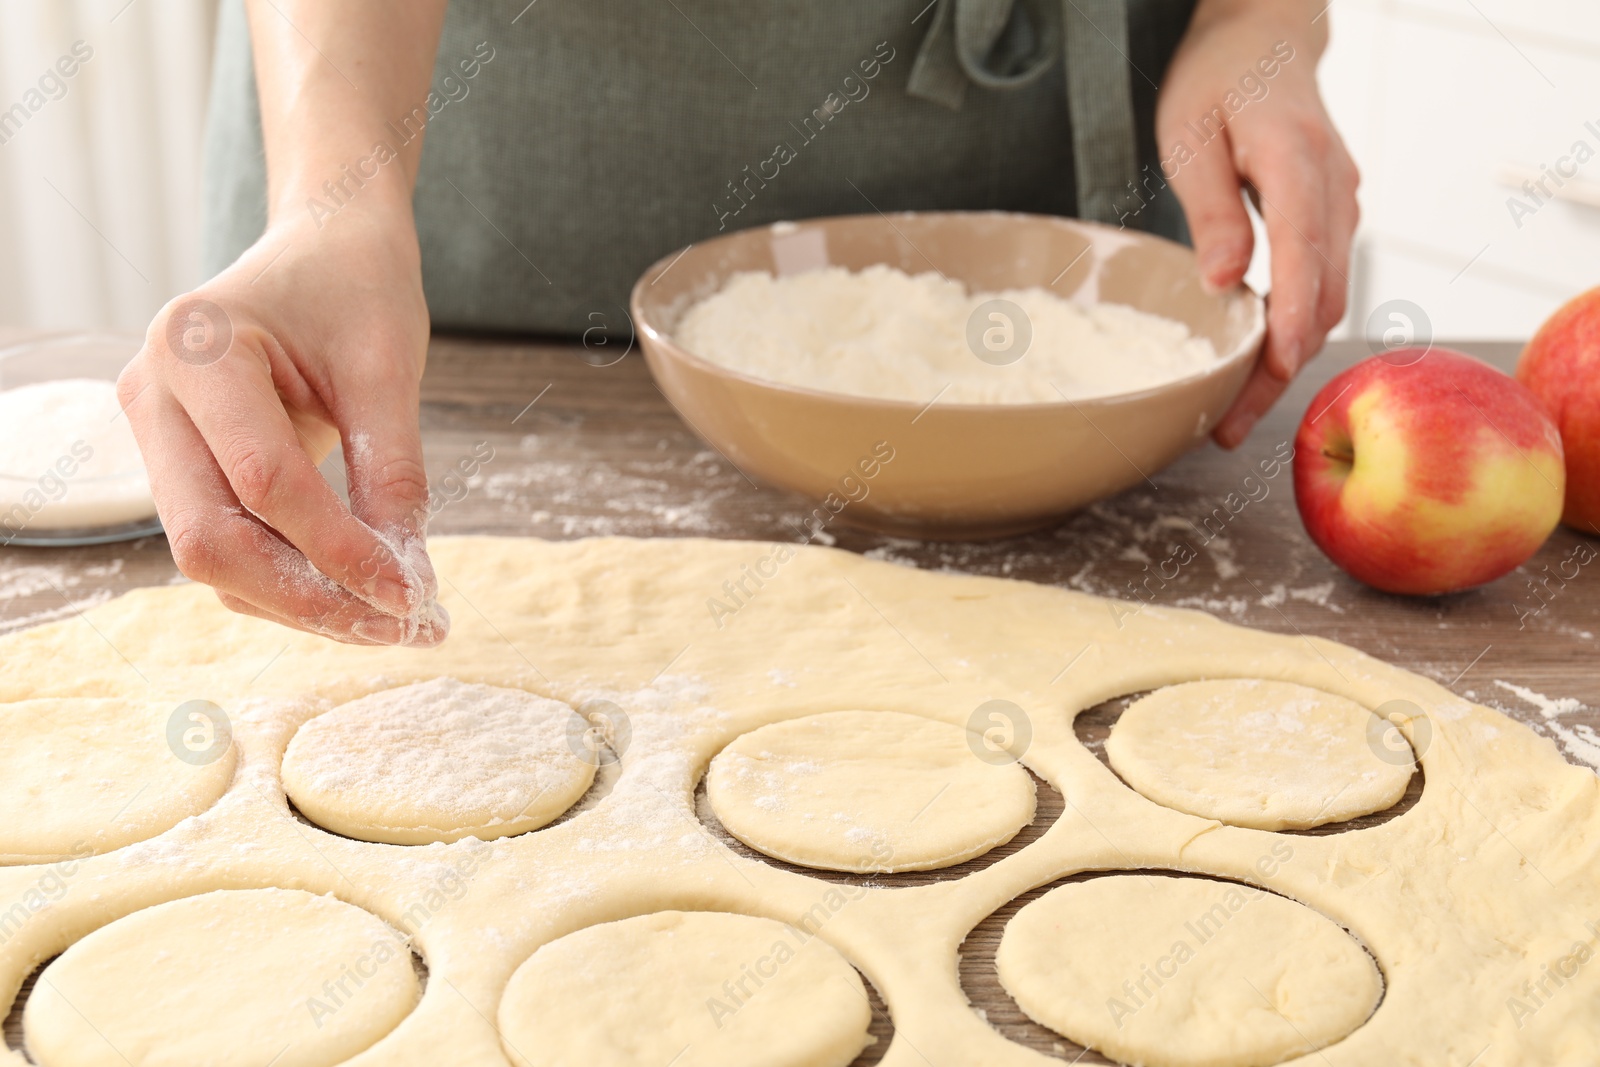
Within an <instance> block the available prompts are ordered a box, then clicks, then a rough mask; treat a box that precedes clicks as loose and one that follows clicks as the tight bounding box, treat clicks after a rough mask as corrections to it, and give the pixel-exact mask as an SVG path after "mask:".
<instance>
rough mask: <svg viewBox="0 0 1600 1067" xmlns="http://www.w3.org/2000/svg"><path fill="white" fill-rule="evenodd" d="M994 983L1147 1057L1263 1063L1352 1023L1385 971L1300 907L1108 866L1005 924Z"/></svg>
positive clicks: (1167, 1064)
mask: <svg viewBox="0 0 1600 1067" xmlns="http://www.w3.org/2000/svg"><path fill="white" fill-rule="evenodd" d="M995 966H996V968H997V969H998V970H999V972H1000V981H1001V984H1003V985H1004V986H1005V988H1006V992H1008V993H1010V994H1011V997H1012V999H1014V1000H1015V1001H1016V1002H1017V1004H1018V1005H1019V1006H1020V1007H1021V1008H1022V1010H1023V1011H1024V1012H1026V1013H1027V1014H1028V1016H1029V1017H1030V1018H1032V1019H1033V1020H1035V1021H1036V1022H1039V1023H1042V1024H1043V1025H1045V1026H1048V1027H1050V1028H1051V1029H1052V1030H1055V1031H1056V1032H1057V1033H1060V1034H1064V1035H1066V1036H1067V1037H1069V1038H1071V1039H1072V1040H1074V1041H1076V1042H1078V1043H1079V1044H1081V1045H1085V1046H1087V1047H1090V1048H1095V1049H1098V1050H1099V1051H1101V1052H1103V1053H1105V1054H1106V1055H1108V1056H1110V1057H1112V1058H1114V1059H1117V1060H1119V1061H1122V1062H1124V1063H1138V1064H1144V1065H1146V1067H1266V1065H1269V1064H1275V1063H1280V1062H1282V1061H1283V1060H1286V1059H1289V1058H1290V1057H1292V1056H1296V1055H1300V1054H1302V1053H1306V1052H1310V1051H1312V1050H1314V1049H1320V1048H1322V1047H1324V1046H1325V1045H1328V1044H1331V1043H1332V1042H1335V1041H1338V1040H1339V1039H1340V1038H1343V1037H1345V1036H1346V1035H1348V1034H1349V1033H1351V1032H1352V1031H1353V1030H1355V1029H1356V1028H1357V1027H1358V1026H1360V1025H1361V1024H1362V1023H1363V1022H1364V1021H1366V1019H1367V1018H1368V1016H1370V1015H1371V1014H1372V1012H1373V1009H1374V1008H1376V1007H1377V1005H1378V999H1379V997H1380V995H1381V993H1382V989H1383V983H1382V979H1381V978H1380V976H1379V974H1378V968H1377V965H1376V964H1374V963H1373V962H1372V957H1370V956H1368V955H1367V953H1366V951H1365V950H1364V949H1363V948H1362V947H1361V946H1360V944H1358V943H1357V942H1356V941H1355V939H1354V938H1352V937H1351V936H1350V935H1349V934H1348V933H1346V932H1345V931H1344V930H1343V929H1342V928H1340V927H1339V926H1338V925H1337V924H1335V923H1334V922H1332V921H1331V920H1329V919H1328V918H1326V917H1324V916H1322V915H1320V914H1318V913H1317V912H1315V911H1312V910H1311V909H1310V908H1307V907H1305V906H1304V905H1302V904H1298V903H1296V902H1295V901H1292V900H1288V899H1286V898H1284V897H1280V896H1276V895H1274V894H1272V893H1269V892H1267V891H1265V890H1262V889H1256V888H1254V887H1251V886H1244V885H1237V884H1235V883H1232V882H1218V881H1213V880H1211V879H1208V878H1175V877H1171V876H1164V875H1110V876H1106V877H1103V878H1094V879H1091V880H1089V881H1086V882H1074V883H1070V884H1068V885H1064V886H1061V887H1060V888H1058V889H1053V890H1051V891H1050V892H1049V893H1046V894H1045V895H1044V896H1042V897H1040V898H1039V899H1038V900H1036V901H1034V902H1033V903H1031V904H1029V905H1027V906H1026V907H1024V908H1023V909H1022V910H1021V911H1019V912H1017V914H1016V915H1015V916H1014V917H1013V918H1012V919H1011V921H1010V922H1008V923H1007V924H1006V929H1005V933H1004V934H1003V935H1002V936H1001V939H1000V948H999V951H998V952H997V953H996V954H995Z"/></svg>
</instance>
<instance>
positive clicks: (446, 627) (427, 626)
mask: <svg viewBox="0 0 1600 1067" xmlns="http://www.w3.org/2000/svg"><path fill="white" fill-rule="evenodd" d="M449 636H450V613H449V612H447V611H445V610H444V608H442V607H440V606H439V605H438V604H430V605H428V608H427V610H425V611H424V612H423V615H422V619H421V620H420V621H419V622H418V624H417V626H416V628H415V629H414V630H412V631H411V632H410V633H409V634H407V636H406V637H405V639H404V640H402V641H401V642H400V643H401V644H404V645H409V646H411V647H414V648H432V647H434V646H435V645H438V644H440V643H442V642H443V641H444V639H445V638H446V637H449Z"/></svg>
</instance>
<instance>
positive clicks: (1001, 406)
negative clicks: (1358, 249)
mask: <svg viewBox="0 0 1600 1067" xmlns="http://www.w3.org/2000/svg"><path fill="white" fill-rule="evenodd" d="M891 215H892V216H895V217H900V218H908V217H911V218H918V217H920V218H930V217H939V218H957V219H960V218H968V219H977V218H1005V219H1012V220H1017V221H1026V222H1035V223H1042V224H1044V225H1051V226H1066V227H1068V228H1076V227H1081V228H1084V229H1090V230H1102V231H1107V232H1110V233H1119V234H1127V235H1129V236H1130V237H1131V238H1132V239H1133V240H1136V241H1137V240H1139V239H1145V240H1150V241H1155V242H1158V243H1162V244H1169V245H1172V246H1174V247H1176V248H1179V249H1182V250H1183V251H1184V252H1186V253H1189V254H1191V255H1192V254H1193V249H1191V248H1189V247H1188V246H1187V245H1184V244H1181V243H1179V242H1177V241H1173V240H1171V239H1169V238H1166V237H1162V236H1160V235H1159V234H1153V233H1145V232H1143V231H1142V230H1128V229H1127V228H1126V227H1120V226H1111V225H1108V224H1106V223H1101V222H1091V221H1089V220H1086V219H1077V218H1072V217H1070V216H1066V215H1041V214H1034V213H1031V212H1025V211H1000V210H980V211H898V212H893V213H891V214H885V213H884V212H881V211H880V212H876V213H871V212H858V213H855V214H848V215H820V216H816V217H813V218H807V219H796V220H779V221H777V222H769V223H765V224H762V225H759V226H749V227H746V228H745V229H742V230H735V231H734V232H732V233H724V234H718V235H717V236H715V237H712V238H709V239H708V240H705V241H697V242H695V243H694V244H691V245H686V246H685V247H683V248H679V249H675V250H673V251H672V252H670V253H668V254H667V255H665V256H662V257H661V258H660V259H658V260H656V261H655V262H654V263H652V264H650V266H648V267H646V268H645V270H644V273H642V274H641V275H639V278H638V280H637V281H635V282H634V283H633V289H632V291H631V292H630V294H629V299H628V303H629V305H630V309H631V311H632V313H633V317H634V319H635V321H636V323H637V326H638V329H639V330H640V332H641V333H643V334H644V336H645V339H647V340H649V341H650V342H652V343H653V344H656V345H660V346H661V347H662V348H664V349H667V350H668V351H669V352H670V353H671V355H672V357H673V358H675V359H678V360H680V361H682V362H685V363H687V364H689V365H690V366H692V367H694V368H695V369H696V370H699V371H702V372H707V373H710V374H712V375H713V376H715V377H721V378H725V379H730V380H732V381H736V382H739V383H741V384H743V385H748V386H752V387H756V388H763V389H767V390H770V391H772V392H776V393H787V394H790V395H793V396H799V397H805V398H808V399H813V400H822V401H829V402H832V403H835V404H838V403H844V404H847V405H858V406H863V407H871V408H879V409H883V410H886V411H912V412H921V411H928V410H931V409H932V408H934V407H935V406H938V407H940V408H941V409H942V410H944V411H947V412H957V413H962V414H977V413H980V412H1000V413H1005V414H1011V415H1015V414H1018V413H1019V412H1022V411H1028V412H1052V411H1056V412H1065V411H1070V410H1077V409H1081V408H1083V407H1085V406H1093V407H1108V406H1111V405H1120V404H1126V403H1130V402H1134V401H1139V400H1144V399H1147V398H1149V397H1151V396H1153V395H1156V394H1159V393H1163V392H1166V391H1168V390H1171V389H1173V388H1175V387H1178V386H1182V385H1189V384H1193V383H1195V382H1200V381H1204V380H1206V379H1208V378H1211V377H1215V376H1220V375H1222V374H1225V373H1227V372H1228V371H1230V370H1232V369H1233V368H1234V367H1235V366H1236V365H1237V364H1239V363H1241V362H1244V361H1245V360H1247V359H1248V360H1254V359H1255V358H1256V357H1257V356H1258V355H1259V354H1260V350H1261V343H1262V341H1263V339H1264V338H1265V336H1266V329H1267V316H1266V302H1265V301H1264V300H1263V298H1262V296H1261V294H1260V293H1257V292H1256V291H1255V289H1253V288H1252V287H1250V286H1249V285H1246V284H1245V283H1243V282H1240V283H1239V284H1238V285H1235V286H1233V287H1232V288H1231V289H1228V290H1225V291H1223V292H1221V293H1217V294H1215V295H1216V296H1218V297H1223V296H1229V295H1232V294H1236V293H1237V294H1243V295H1244V296H1245V297H1246V298H1247V302H1248V304H1249V306H1250V309H1251V313H1252V314H1251V320H1252V321H1251V323H1250V328H1249V330H1248V331H1247V332H1246V334H1245V337H1244V340H1242V341H1241V342H1240V343H1239V345H1237V346H1236V347H1235V350H1234V351H1233V352H1231V353H1229V354H1227V355H1225V356H1219V357H1218V358H1217V361H1216V362H1215V363H1213V364H1211V365H1210V366H1207V367H1202V368H1200V369H1199V370H1197V371H1194V372H1192V373H1190V374H1186V375H1184V376H1183V377H1181V378H1173V379H1171V380H1169V381H1166V382H1162V383H1161V384H1159V385H1152V386H1147V387H1145V388H1143V389H1135V390H1130V391H1128V392H1122V393H1105V394H1101V395H1099V396H1091V397H1083V398H1081V399H1077V400H1072V399H1068V398H1066V397H1063V398H1062V399H1060V400H1032V401H1023V402H1004V403H997V402H988V403H984V402H973V401H964V402H951V403H947V404H939V396H940V395H941V394H935V395H934V397H933V399H932V400H929V401H917V400H903V399H900V398H898V397H876V396H858V395H856V394H854V393H839V392H833V391H830V390H826V389H814V388H811V387H809V386H804V385H792V384H790V383H788V382H779V381H774V380H772V379H770V378H761V377H757V376H755V375H752V374H747V373H745V372H744V371H739V370H734V369H733V368H731V367H726V366H724V365H722V364H720V363H715V362H713V361H711V360H709V359H706V358H705V357H704V356H701V355H698V354H697V353H694V352H691V351H690V350H689V349H687V348H684V347H683V346H682V345H680V344H678V343H677V342H676V341H675V340H673V339H672V337H671V336H670V335H668V334H667V333H666V331H665V330H664V329H662V328H661V327H660V326H658V325H657V324H656V323H654V322H652V321H651V320H650V318H649V317H647V316H646V315H645V314H644V312H643V309H642V300H643V297H644V291H645V290H646V289H648V288H649V287H650V286H651V285H653V284H655V282H656V281H659V280H660V277H661V276H662V275H663V274H665V273H666V271H667V269H668V268H670V266H671V265H672V264H673V263H676V262H677V261H678V260H679V259H681V258H682V257H683V256H684V255H686V254H688V252H689V250H690V249H691V248H697V247H698V248H706V247H708V246H713V245H718V244H723V243H725V242H729V241H732V240H734V239H737V238H747V237H748V236H749V235H751V234H753V233H755V232H757V231H759V230H775V229H779V228H782V229H783V230H784V231H785V232H786V233H793V232H797V231H798V230H800V229H802V228H804V227H806V226H811V225H816V224H820V223H827V222H839V221H845V220H859V219H873V218H881V219H882V220H883V221H884V222H890V218H891ZM890 227H891V228H893V223H892V222H890ZM645 355H646V357H647V359H648V357H649V356H650V351H649V350H648V349H646V351H645ZM1057 391H1058V392H1059V390H1057Z"/></svg>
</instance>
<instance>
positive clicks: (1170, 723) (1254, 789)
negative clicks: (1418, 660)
mask: <svg viewBox="0 0 1600 1067" xmlns="http://www.w3.org/2000/svg"><path fill="white" fill-rule="evenodd" d="M1373 721H1374V718H1373V715H1372V712H1370V711H1368V710H1367V709H1366V708H1364V707H1362V706H1361V705H1360V704H1357V703H1356V702H1355V701H1353V700H1347V699H1346V698H1344V697H1340V696H1335V695H1334V694H1332V693H1327V692H1323V691H1322V690H1320V689H1312V688H1309V687H1307V686H1303V685H1295V684H1293V683H1290V682H1275V681H1264V680H1258V679H1228V680H1222V681H1206V682H1185V683H1183V684H1181V685H1172V686H1167V687H1166V688H1164V689H1158V690H1156V691H1155V692H1154V693H1151V694H1150V695H1149V696H1147V697H1144V698H1143V699H1142V700H1138V701H1136V702H1134V703H1133V704H1132V705H1131V706H1130V707H1129V708H1128V710H1127V711H1125V712H1123V713H1122V717H1121V718H1120V719H1118V720H1117V722H1116V724H1115V725H1114V726H1112V728H1111V736H1110V737H1109V738H1107V739H1106V758H1107V759H1108V760H1110V762H1111V766H1112V768H1113V769H1114V770H1115V771H1116V772H1117V773H1118V774H1119V775H1121V776H1122V779H1123V780H1124V781H1125V782H1127V783H1128V784H1129V785H1130V786H1132V787H1133V788H1134V789H1136V790H1138V791H1139V792H1140V793H1142V794H1144V795H1145V796H1147V797H1149V798H1150V799H1151V800H1153V801H1155V802H1156V803H1157V804H1162V805H1164V806H1166V807H1169V808H1175V809H1177V810H1178V811H1186V812H1188V813H1189V814H1191V815H1199V816H1201V817H1202V818H1206V819H1215V820H1217V821H1218V822H1224V823H1229V824H1231V825H1233V826H1245V827H1250V828H1252V829H1256V830H1304V829H1309V828H1311V827H1313V826H1322V825H1324V824H1326V823H1332V822H1343V821H1345V820H1347V819H1353V818H1356V817H1357V816H1359V815H1367V814H1370V813H1372V812H1375V811H1382V810H1384V809H1385V808H1388V807H1392V806H1393V805H1394V804H1395V803H1396V802H1398V801H1399V800H1400V798H1401V797H1402V796H1404V795H1405V791H1406V785H1407V783H1409V782H1410V780H1411V776H1412V774H1413V773H1414V771H1415V765H1414V764H1413V763H1412V762H1411V761H1410V759H1409V750H1408V751H1407V753H1406V754H1405V755H1404V756H1403V757H1401V758H1399V759H1397V758H1396V757H1395V755H1394V753H1393V752H1392V751H1390V750H1387V749H1385V750H1383V751H1382V752H1379V751H1378V750H1377V749H1376V748H1375V747H1374V745H1373V743H1372V741H1371V736H1372V734H1371V731H1370V726H1371V725H1372V723H1373Z"/></svg>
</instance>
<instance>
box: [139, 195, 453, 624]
mask: <svg viewBox="0 0 1600 1067" xmlns="http://www.w3.org/2000/svg"><path fill="white" fill-rule="evenodd" d="M384 196H385V191H384V190H382V189H379V188H378V187H376V186H374V187H371V188H368V189H364V190H361V191H359V192H358V193H357V195H356V196H355V197H354V198H353V199H351V200H350V201H349V202H347V203H346V204H345V206H344V207H342V208H341V209H340V210H339V211H338V213H337V214H335V215H333V216H332V217H325V218H323V219H321V220H320V225H319V224H318V222H317V221H315V220H312V219H311V218H310V217H309V216H308V215H302V216H300V217H299V218H294V217H293V215H290V218H291V219H292V221H290V222H287V223H285V222H282V221H279V222H275V223H274V224H273V225H271V226H269V228H268V230H267V232H266V233H265V234H264V235H263V236H262V237H261V239H260V240H259V241H257V242H256V244H255V245H254V246H252V247H251V248H250V249H249V250H248V251H247V252H245V254H244V255H242V256H241V257H240V258H239V260H238V261H237V262H236V263H234V264H233V265H232V266H231V267H229V268H228V269H227V270H225V271H223V272H222V273H221V274H219V275H218V276H217V277H215V278H213V279H212V280H211V281H209V282H207V283H206V284H204V285H203V286H201V287H200V288H198V289H196V290H195V291H194V292H191V293H187V294H185V295H184V296H181V297H179V298H177V299H176V300H173V301H172V302H171V303H169V304H168V305H167V306H166V307H164V308H163V309H162V310H161V313H160V314H159V315H157V316H156V318H155V321H154V322H152V323H151V325H150V329H149V331H148V333H147V334H146V336H145V344H144V347H143V348H142V349H141V350H140V352H139V355H138V356H137V357H136V358H135V359H134V361H133V362H132V363H131V364H129V366H128V368H127V369H126V370H125V371H124V372H123V374H122V378H121V381H120V382H119V383H118V391H119V395H120V397H121V400H122V404H123V407H124V408H125V409H126V411H127V414H128V419H129V421H130V423H131V424H132V427H133V432H134V435H135V436H136V437H137V438H138V441H139V447H140V450H141V451H142V452H143V454H144V458H145V464H146V466H147V467H148V468H149V471H150V484H151V488H152V490H153V491H154V493H155V498H156V505H157V507H158V509H159V510H160V513H161V519H162V522H163V524H164V525H165V526H166V529H167V537H168V538H169V540H170V541H171V545H172V554H173V557H174V559H175V560H176V561H177V564H178V569H179V570H180V571H182V572H183V574H184V575H185V576H187V577H189V578H191V579H193V580H195V581H197V582H204V583H205V584H207V585H210V586H213V587H214V588H215V589H216V592H217V595H218V596H219V597H220V598H221V600H222V602H223V603H224V604H226V605H227V606H228V607H230V608H232V609H233V610H235V611H239V612H243V613H245V614H249V615H256V616H259V617H261V618H265V619H271V620H273V621H274V622H279V623H283V624H284V625H286V626H292V627H295V628H296V629H300V630H306V631H309V632H312V633H318V634H324V635H326V636H329V637H333V638H336V639H338V640H341V641H348V642H353V643H358V644H416V645H434V644H437V643H439V642H440V641H442V640H444V638H445V635H446V634H447V633H448V632H449V628H450V623H449V618H448V616H447V615H446V614H445V613H444V610H443V609H442V608H440V607H439V606H438V605H437V603H436V602H435V597H436V595H437V592H438V588H437V583H436V581H435V578H434V573H433V567H432V564H431V563H430V561H429V559H428V555H427V550H426V548H425V547H424V540H425V537H426V526H427V519H428V515H429V497H428V482H427V475H426V473H425V471H424V468H423V459H422V442H421V437H420V433H419V428H418V423H417V418H418V382H419V379H420V378H421V376H422V368H423V363H424V360H425V359H426V356H427V345H428V310H427V305H426V303H425V302H424V300H423V295H422V279H421V269H420V258H419V255H418V249H417V241H416V235H415V230H414V227H413V225H412V221H411V216H410V210H411V205H410V203H409V198H405V199H404V200H402V201H400V202H396V203H387V204H386V203H384V202H383V198H384ZM364 198H365V202H364ZM393 199H396V200H398V199H399V198H393ZM341 440H342V442H343V447H344V459H345V466H346V469H347V471H348V476H349V478H348V480H349V487H350V507H349V508H346V507H345V505H344V503H343V502H342V501H341V500H340V498H339V496H338V494H337V493H336V492H335V491H334V490H333V488H332V486H330V485H329V484H328V482H327V481H326V480H325V479H324V478H323V477H322V475H321V474H320V473H319V472H318V470H317V464H318V463H319V462H320V461H321V460H322V459H323V457H325V456H326V455H327V453H328V452H330V451H331V450H332V449H333V447H334V446H335V445H337V444H339V443H340V441H341Z"/></svg>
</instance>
